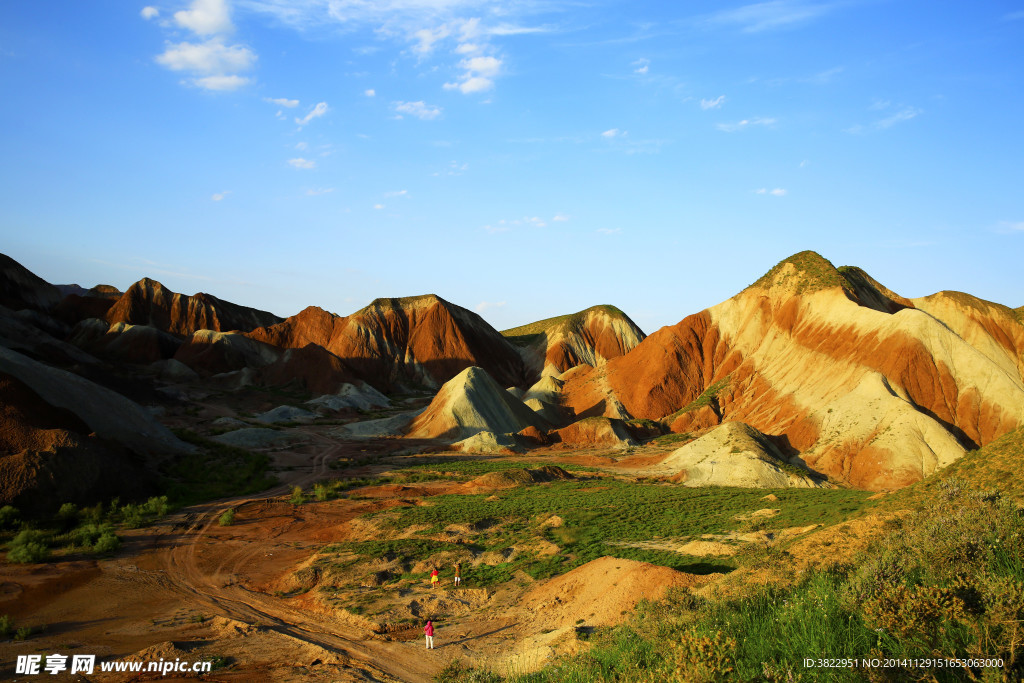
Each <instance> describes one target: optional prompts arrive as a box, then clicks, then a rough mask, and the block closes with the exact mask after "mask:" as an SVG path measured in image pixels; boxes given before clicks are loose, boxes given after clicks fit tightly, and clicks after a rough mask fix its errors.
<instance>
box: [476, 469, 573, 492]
mask: <svg viewBox="0 0 1024 683" xmlns="http://www.w3.org/2000/svg"><path fill="white" fill-rule="evenodd" d="M573 478H574V477H573V476H572V475H571V474H569V473H568V472H566V471H565V470H563V469H562V468H561V467H555V466H554V465H545V466H544V467H539V468H537V469H511V470H503V471H501V472H488V473H487V474H485V475H483V476H480V477H477V478H476V479H473V480H471V481H468V482H466V484H465V486H466V488H470V489H481V488H482V489H507V488H512V487H513V486H520V485H522V484H536V483H540V482H545V481H555V480H565V479H573Z"/></svg>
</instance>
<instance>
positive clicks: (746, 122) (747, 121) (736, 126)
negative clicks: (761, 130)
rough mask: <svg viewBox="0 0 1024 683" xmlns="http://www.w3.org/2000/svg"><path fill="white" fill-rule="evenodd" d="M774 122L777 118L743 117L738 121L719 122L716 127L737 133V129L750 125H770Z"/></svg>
mask: <svg viewBox="0 0 1024 683" xmlns="http://www.w3.org/2000/svg"><path fill="white" fill-rule="evenodd" d="M773 123H775V119H763V118H753V119H743V120H742V121H737V122H736V123H719V124H718V125H717V126H715V128H717V129H718V130H721V131H725V132H726V133H735V132H736V131H739V130H743V129H745V128H747V127H748V126H770V125H772V124H773Z"/></svg>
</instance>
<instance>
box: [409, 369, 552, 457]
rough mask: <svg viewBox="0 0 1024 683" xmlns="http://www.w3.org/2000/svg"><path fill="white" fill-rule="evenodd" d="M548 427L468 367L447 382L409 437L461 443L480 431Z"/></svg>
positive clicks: (507, 431) (483, 374) (480, 371)
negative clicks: (459, 441)
mask: <svg viewBox="0 0 1024 683" xmlns="http://www.w3.org/2000/svg"><path fill="white" fill-rule="evenodd" d="M531 426H532V427H537V428H538V429H544V428H546V427H547V425H546V424H545V423H544V421H543V420H542V419H541V418H540V417H539V416H538V415H537V414H536V413H534V412H533V411H532V410H530V409H529V408H528V407H527V406H525V405H524V404H523V402H522V401H520V400H519V399H517V398H516V397H515V396H512V395H511V394H510V393H508V392H507V391H505V390H504V389H503V388H502V387H501V385H499V384H498V383H497V382H495V381H494V379H492V378H491V376H490V375H489V374H487V372H486V371H485V370H483V369H481V368H477V367H469V368H466V369H465V370H463V371H462V372H461V373H459V374H458V375H456V376H455V377H453V378H452V379H450V380H448V381H447V382H445V384H444V386H442V387H441V390H440V391H438V392H437V396H435V397H434V400H432V401H431V402H430V405H429V406H427V409H426V410H425V411H423V413H422V414H421V415H419V416H418V417H417V418H416V419H415V420H413V422H412V424H411V425H410V427H409V430H408V432H407V433H406V435H407V436H410V437H416V438H425V439H448V440H451V441H458V440H462V439H466V438H469V437H471V436H473V435H474V434H476V433H478V432H494V433H496V434H510V433H513V434H514V433H515V432H518V431H520V430H522V429H525V428H526V427H531Z"/></svg>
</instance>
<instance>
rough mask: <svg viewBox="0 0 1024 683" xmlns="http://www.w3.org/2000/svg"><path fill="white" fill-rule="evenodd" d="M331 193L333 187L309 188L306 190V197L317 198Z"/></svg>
mask: <svg viewBox="0 0 1024 683" xmlns="http://www.w3.org/2000/svg"><path fill="white" fill-rule="evenodd" d="M331 192H334V188H333V187H311V188H309V189H308V190H306V196H307V197H317V196H319V195H322V194H330V193H331Z"/></svg>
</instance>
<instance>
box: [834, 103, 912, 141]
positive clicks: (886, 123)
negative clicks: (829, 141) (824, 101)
mask: <svg viewBox="0 0 1024 683" xmlns="http://www.w3.org/2000/svg"><path fill="white" fill-rule="evenodd" d="M889 106H890V104H889V102H877V101H876V102H875V103H874V104H872V105H871V106H870V107H869V109H870V110H871V111H884V110H885V109H888V108H889ZM923 113H924V110H923V109H919V108H918V107H910V106H901V107H900V108H899V109H897V110H896V111H895V112H893V113H892V114H890V115H889V116H886V117H884V118H881V119H877V120H876V121H874V122H872V123H870V124H867V125H864V124H861V123H858V124H854V125H852V126H850V127H849V128H846V129H845V130H844V132H846V133H851V134H854V135H861V134H864V133H868V132H871V131H876V130H885V129H887V128H892V127H893V126H895V125H896V124H898V123H903V122H905V121H910V120H911V119H915V118H917V117H918V116H920V115H921V114H923Z"/></svg>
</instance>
